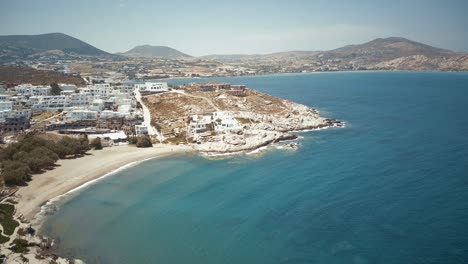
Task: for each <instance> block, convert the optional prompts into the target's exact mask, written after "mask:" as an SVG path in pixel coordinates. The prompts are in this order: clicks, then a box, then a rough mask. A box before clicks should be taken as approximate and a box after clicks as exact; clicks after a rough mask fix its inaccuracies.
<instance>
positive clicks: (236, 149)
mask: <svg viewBox="0 0 468 264" xmlns="http://www.w3.org/2000/svg"><path fill="white" fill-rule="evenodd" d="M35 73H36V74H38V75H39V76H41V71H36V72H35ZM64 78H66V75H61V74H59V75H50V74H48V75H47V77H46V78H45V79H44V80H49V81H50V80H52V81H54V80H55V79H58V80H63V79H64ZM1 88H2V91H3V92H4V94H3V95H1V96H0V103H1V104H2V106H3V108H4V109H3V110H2V112H1V113H2V118H1V119H0V128H1V129H0V130H1V132H2V139H3V141H4V144H2V145H1V149H0V156H1V161H0V163H1V168H2V171H1V176H2V179H3V181H4V182H5V183H6V187H5V188H4V189H3V193H2V205H1V206H3V207H4V208H0V213H1V214H2V215H3V216H4V219H3V220H2V221H1V223H0V224H1V225H2V226H3V227H4V228H6V227H8V226H12V227H11V228H9V229H4V230H6V231H5V232H3V235H6V236H0V238H1V239H3V243H2V244H1V245H0V250H1V252H2V253H3V254H5V258H6V259H8V260H11V259H23V260H24V259H28V260H29V261H30V262H31V260H33V259H34V261H35V263H49V262H50V261H52V260H54V261H58V262H59V263H60V262H61V263H67V261H68V260H65V259H60V258H57V256H55V255H54V254H53V253H52V252H49V250H48V249H49V248H50V246H51V243H52V241H50V240H48V239H46V238H41V237H38V236H37V235H36V234H35V229H36V227H37V226H38V225H40V222H41V219H42V218H43V216H44V215H47V214H48V213H50V212H51V210H52V212H53V210H55V209H54V205H53V203H52V204H50V203H49V201H51V200H53V199H56V197H60V196H61V195H63V194H65V193H67V192H70V191H72V190H75V189H77V188H80V186H82V185H84V184H86V183H88V182H90V181H94V180H96V179H98V178H100V177H102V176H105V175H109V174H111V173H112V172H113V171H115V170H118V169H120V168H122V167H124V166H126V165H128V164H132V163H136V162H140V161H142V160H146V159H152V158H158V157H164V156H168V155H174V154H181V153H199V154H204V155H234V154H240V153H244V152H247V151H253V150H256V149H258V148H260V147H263V146H267V145H270V144H273V143H276V142H279V141H284V140H293V139H296V138H297V136H296V135H295V134H294V131H300V130H314V129H323V128H328V127H342V126H344V123H343V122H341V121H338V120H336V119H330V118H325V117H322V116H320V114H319V111H318V110H316V109H313V108H311V107H308V106H305V105H302V104H298V103H295V102H292V101H289V100H285V99H281V98H277V97H274V96H271V95H268V94H264V93H261V92H258V91H256V90H254V89H251V88H248V87H246V86H245V85H234V84H228V83H219V82H210V83H190V84H187V85H181V86H177V85H168V84H167V83H165V82H128V83H123V84H122V83H117V84H116V83H97V84H88V85H86V86H84V85H83V84H81V85H80V84H79V82H78V85H75V84H56V83H55V82H54V83H52V84H51V85H50V86H46V85H32V84H20V85H14V84H11V83H10V84H7V85H4V86H3V87H1ZM133 145H135V146H133ZM286 146H289V148H291V149H295V148H296V147H297V145H295V144H292V143H290V144H286ZM25 150H27V152H25ZM15 185H18V186H15ZM22 185H26V186H22ZM49 205H51V206H49ZM12 208H13V209H12ZM41 208H42V210H41ZM37 257H39V258H42V260H37Z"/></svg>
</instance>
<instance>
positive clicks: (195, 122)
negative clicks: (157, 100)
mask: <svg viewBox="0 0 468 264" xmlns="http://www.w3.org/2000/svg"><path fill="white" fill-rule="evenodd" d="M212 127H213V116H212V115H211V114H206V115H193V116H191V117H190V122H189V124H188V126H187V136H188V137H192V136H193V135H194V134H196V133H202V132H205V131H207V130H211V129H212Z"/></svg>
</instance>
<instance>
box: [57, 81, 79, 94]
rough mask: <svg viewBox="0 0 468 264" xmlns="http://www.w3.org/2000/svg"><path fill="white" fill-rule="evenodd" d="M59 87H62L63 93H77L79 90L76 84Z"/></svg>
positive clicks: (63, 84)
mask: <svg viewBox="0 0 468 264" xmlns="http://www.w3.org/2000/svg"><path fill="white" fill-rule="evenodd" d="M58 86H59V87H60V89H62V91H72V92H76V90H77V89H78V88H77V87H76V85H74V84H66V83H59V85H58Z"/></svg>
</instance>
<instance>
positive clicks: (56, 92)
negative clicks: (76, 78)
mask: <svg viewBox="0 0 468 264" xmlns="http://www.w3.org/2000/svg"><path fill="white" fill-rule="evenodd" d="M50 88H52V91H51V92H52V95H60V92H61V91H62V89H61V88H60V86H59V85H58V84H57V83H51V84H50Z"/></svg>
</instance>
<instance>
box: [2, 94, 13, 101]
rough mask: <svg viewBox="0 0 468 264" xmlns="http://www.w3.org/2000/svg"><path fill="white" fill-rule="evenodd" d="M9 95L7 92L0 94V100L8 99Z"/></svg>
mask: <svg viewBox="0 0 468 264" xmlns="http://www.w3.org/2000/svg"><path fill="white" fill-rule="evenodd" d="M10 97H11V96H10V95H8V94H0V101H10Z"/></svg>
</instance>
